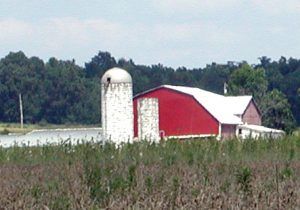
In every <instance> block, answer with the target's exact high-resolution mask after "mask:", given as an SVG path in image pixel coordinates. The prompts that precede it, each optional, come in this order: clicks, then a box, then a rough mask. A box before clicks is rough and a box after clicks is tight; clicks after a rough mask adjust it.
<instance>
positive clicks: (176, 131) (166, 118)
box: [134, 88, 219, 137]
mask: <svg viewBox="0 0 300 210" xmlns="http://www.w3.org/2000/svg"><path fill="white" fill-rule="evenodd" d="M143 97H146V98H158V101H159V129H160V131H162V133H164V135H165V136H183V135H210V134H212V135H218V129H219V127H218V126H219V124H218V121H217V120H216V119H215V118H214V117H213V116H212V115H211V114H210V113H209V112H208V111H207V110H206V109H205V108H204V107H203V106H202V105H200V104H199V103H198V102H197V101H196V100H195V99H194V98H193V97H192V96H190V95H187V94H183V93H180V92H177V91H174V90H170V89H167V88H159V89H156V90H153V91H150V92H148V93H145V94H143V95H139V96H137V97H135V98H134V135H135V137H137V136H138V126H137V100H138V99H139V98H143Z"/></svg>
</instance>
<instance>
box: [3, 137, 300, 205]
mask: <svg viewBox="0 0 300 210" xmlns="http://www.w3.org/2000/svg"><path fill="white" fill-rule="evenodd" d="M299 152H300V138H299V137H292V136H288V137H286V138H284V139H281V140H272V139H269V140H263V139H261V140H251V139H248V140H244V141H242V142H241V141H238V140H236V139H232V140H228V141H224V142H220V141H217V140H214V139H209V140H200V139H196V140H195V139H194V140H193V141H188V140H187V141H177V140H169V141H166V142H161V143H159V144H155V143H149V142H138V143H134V144H124V145H122V146H121V147H116V146H115V145H114V144H105V145H101V144H99V143H93V142H90V143H82V144H77V145H72V144H70V143H68V142H65V143H62V144H61V145H58V146H51V145H45V146H41V147H26V146H24V147H17V146H15V147H12V148H8V149H5V148H0V177H1V179H0V189H1V190H0V207H8V208H25V209H27V208H36V209H40V208H43V207H45V206H46V207H49V208H50V209H83V208H87V209H93V208H94V209H98V208H112V209H119V208H142V209H144V208H150V209H157V208H166V209H170V208H171V209H172V208H173V209H175V208H184V209H198V208H199V207H201V208H204V209H205V208H206V209H207V208H209V209H210V208H229V209H241V208H247V209H251V208H252V209H254V208H258V209H268V208H269V209H273V208H280V209H284V208H290V209H294V208H296V207H299V206H300V200H299V198H298V197H299V193H300V190H299V189H300V176H299V175H300V167H299V166H300V153H299Z"/></svg>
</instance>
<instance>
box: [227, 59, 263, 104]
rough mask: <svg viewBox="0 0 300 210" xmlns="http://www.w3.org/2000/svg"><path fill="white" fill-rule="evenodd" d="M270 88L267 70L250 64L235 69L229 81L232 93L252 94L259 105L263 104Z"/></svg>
mask: <svg viewBox="0 0 300 210" xmlns="http://www.w3.org/2000/svg"><path fill="white" fill-rule="evenodd" d="M267 88H268V81H267V79H266V76H265V70H264V69H262V68H258V69H253V68H252V67H251V66H249V65H248V64H243V65H242V66H241V67H240V68H239V69H237V70H235V71H233V73H232V74H231V76H230V79H229V82H228V93H229V94H230V95H252V96H253V97H254V99H255V101H256V102H257V103H258V105H260V104H261V101H262V100H263V98H264V96H265V95H266V92H267Z"/></svg>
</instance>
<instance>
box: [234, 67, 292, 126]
mask: <svg viewBox="0 0 300 210" xmlns="http://www.w3.org/2000/svg"><path fill="white" fill-rule="evenodd" d="M228 86H229V94H231V95H252V96H253V97H254V99H255V101H256V102H257V103H258V106H259V108H260V111H261V113H262V120H263V125H265V126H268V127H274V128H279V129H284V130H286V131H287V132H290V131H291V130H292V129H293V128H294V125H295V120H294V117H293V114H292V112H291V106H290V104H289V102H288V100H287V98H286V96H285V95H284V94H283V93H282V92H280V91H278V90H277V89H274V90H272V91H270V92H268V91H267V88H268V81H267V79H266V76H265V71H264V69H262V68H258V69H253V68H251V67H250V66H249V65H243V66H242V67H241V68H239V69H237V70H236V71H234V72H233V73H232V75H231V77H230V80H229V84H228Z"/></svg>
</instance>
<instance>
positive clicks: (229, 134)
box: [221, 124, 236, 139]
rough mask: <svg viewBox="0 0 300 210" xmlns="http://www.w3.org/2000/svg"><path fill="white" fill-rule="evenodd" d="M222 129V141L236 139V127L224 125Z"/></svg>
mask: <svg viewBox="0 0 300 210" xmlns="http://www.w3.org/2000/svg"><path fill="white" fill-rule="evenodd" d="M221 129H222V131H221V133H222V137H221V138H222V139H229V138H233V137H235V133H236V125H228V124H223V125H222V128H221Z"/></svg>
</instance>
